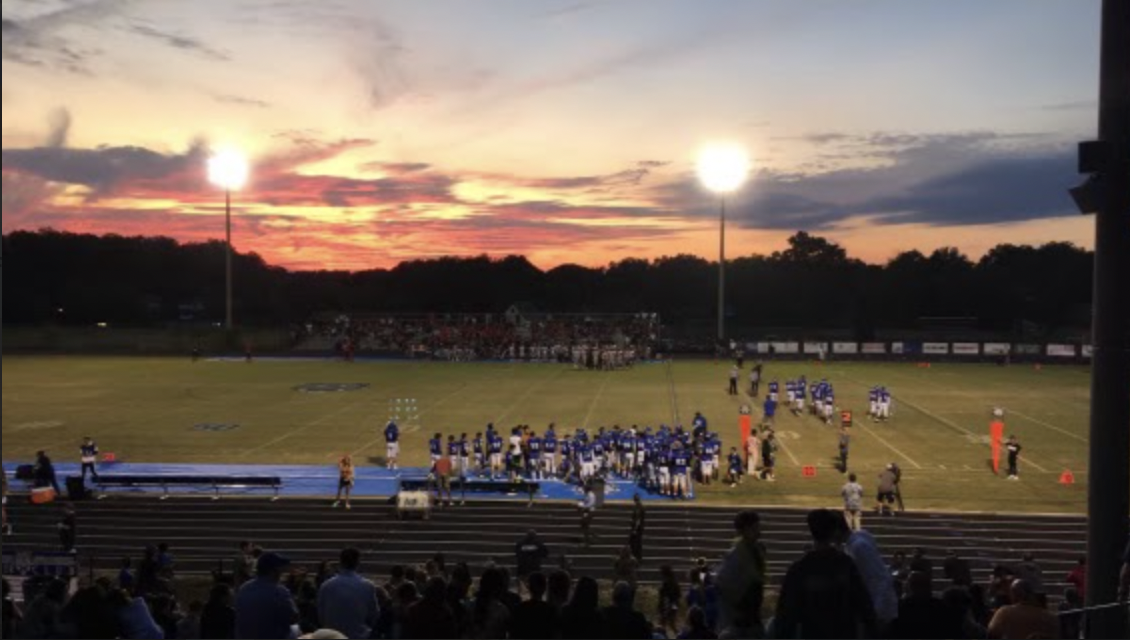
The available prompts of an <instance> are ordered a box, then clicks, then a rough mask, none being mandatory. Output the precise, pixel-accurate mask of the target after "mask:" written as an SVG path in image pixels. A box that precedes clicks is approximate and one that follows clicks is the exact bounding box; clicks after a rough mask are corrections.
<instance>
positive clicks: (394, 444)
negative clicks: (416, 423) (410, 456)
mask: <svg viewBox="0 0 1130 640" xmlns="http://www.w3.org/2000/svg"><path fill="white" fill-rule="evenodd" d="M385 448H386V453H385V466H386V467H387V468H388V469H389V470H390V471H392V470H396V469H397V468H399V465H398V464H397V459H398V458H400V427H398V426H396V423H395V422H392V421H389V423H388V425H387V426H386V427H385Z"/></svg>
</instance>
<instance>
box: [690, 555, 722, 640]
mask: <svg viewBox="0 0 1130 640" xmlns="http://www.w3.org/2000/svg"><path fill="white" fill-rule="evenodd" d="M687 580H688V581H689V582H690V585H691V586H690V587H689V588H688V589H687V597H686V603H687V610H688V612H689V611H690V610H691V609H695V608H697V609H700V610H702V613H703V615H704V616H705V620H706V626H707V627H708V628H709V629H710V630H711V631H714V632H715V633H717V631H718V589H717V587H715V586H714V576H712V575H711V574H710V573H706V574H705V575H703V574H702V573H701V572H699V571H698V570H697V569H692V570H691V571H690V573H688V574H687ZM688 615H689V613H688Z"/></svg>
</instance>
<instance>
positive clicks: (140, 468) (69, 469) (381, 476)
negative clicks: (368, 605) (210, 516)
mask: <svg viewBox="0 0 1130 640" xmlns="http://www.w3.org/2000/svg"><path fill="white" fill-rule="evenodd" d="M17 466H19V464H18V463H9V462H5V463H4V471H5V472H6V473H7V474H8V477H9V478H12V477H14V476H15V472H16V467H17ZM98 471H99V472H100V473H104V474H107V475H111V474H112V475H143V476H148V475H152V476H251V477H260V476H261V477H278V478H282V482H283V484H282V491H281V492H280V495H281V496H283V497H292V498H332V497H333V496H335V495H336V494H337V481H338V474H337V468H336V467H332V466H326V467H309V466H256V465H185V464H133V463H106V464H100V465H98ZM55 473H56V475H57V476H58V478H59V485H60V486H63V480H64V479H65V478H66V477H67V476H77V475H79V474H80V473H81V466H80V465H78V464H56V465H55ZM427 476H428V471H427V469H419V468H417V469H401V470H399V471H388V470H387V469H378V468H374V467H358V468H357V471H356V484H355V486H354V487H353V497H355V498H391V497H393V496H395V495H396V492H397V487H398V484H399V481H400V480H402V479H404V480H423V479H425V478H427ZM499 484H500V485H501V484H503V483H499ZM540 485H541V492H540V493H539V494H538V495H536V496H534V498H535V499H536V500H557V501H571V502H578V501H580V500H581V499H582V498H583V497H584V496H583V495H582V493H581V489H580V487H578V486H576V485H572V484H566V483H564V482H561V481H560V480H543V481H541V482H540ZM637 491H639V493H640V498H642V499H643V500H648V501H666V500H670V498H665V497H663V496H660V495H652V494H650V493H648V492H647V491H645V490H643V489H640V488H638V487H637V486H636V485H635V484H634V483H633V482H630V481H627V480H610V481H609V482H608V484H607V486H606V490H605V497H606V499H608V500H631V499H632V497H633V496H635V494H636V492H637ZM106 493H108V494H145V493H159V491H155V490H154V489H109V490H107V491H106ZM169 493H171V494H176V495H201V496H212V495H215V493H214V491H212V490H210V489H207V488H200V489H194V488H184V487H180V488H178V487H169ZM223 495H249V496H267V495H273V494H269V493H268V492H265V491H263V490H257V491H256V490H247V491H238V490H236V491H233V490H224V491H223ZM468 497H472V498H474V499H475V500H522V501H525V500H529V496H528V495H526V494H515V495H506V494H503V493H497V494H489V493H475V494H473V495H472V494H468Z"/></svg>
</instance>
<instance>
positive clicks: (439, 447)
mask: <svg viewBox="0 0 1130 640" xmlns="http://www.w3.org/2000/svg"><path fill="white" fill-rule="evenodd" d="M428 453H430V454H431V457H432V466H433V467H434V466H436V463H437V462H439V459H440V458H442V457H443V434H439V433H437V434H436V435H435V437H434V438H432V439H431V440H429V441H428Z"/></svg>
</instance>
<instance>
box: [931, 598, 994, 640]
mask: <svg viewBox="0 0 1130 640" xmlns="http://www.w3.org/2000/svg"><path fill="white" fill-rule="evenodd" d="M942 602H945V603H946V606H947V607H949V608H950V610H951V611H953V615H954V617H955V618H956V619H957V620H958V621H959V624H960V628H961V630H962V635H960V636H956V637H958V638H968V639H970V640H974V639H980V638H984V637H985V636H986V635H988V629H986V628H985V624H983V623H982V622H980V621H979V620H978V619H977V618H976V616H975V614H974V606H973V605H974V598H973V594H972V592H971V591H970V590H969V589H966V588H963V587H950V588H949V589H946V590H945V592H944V593H942Z"/></svg>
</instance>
